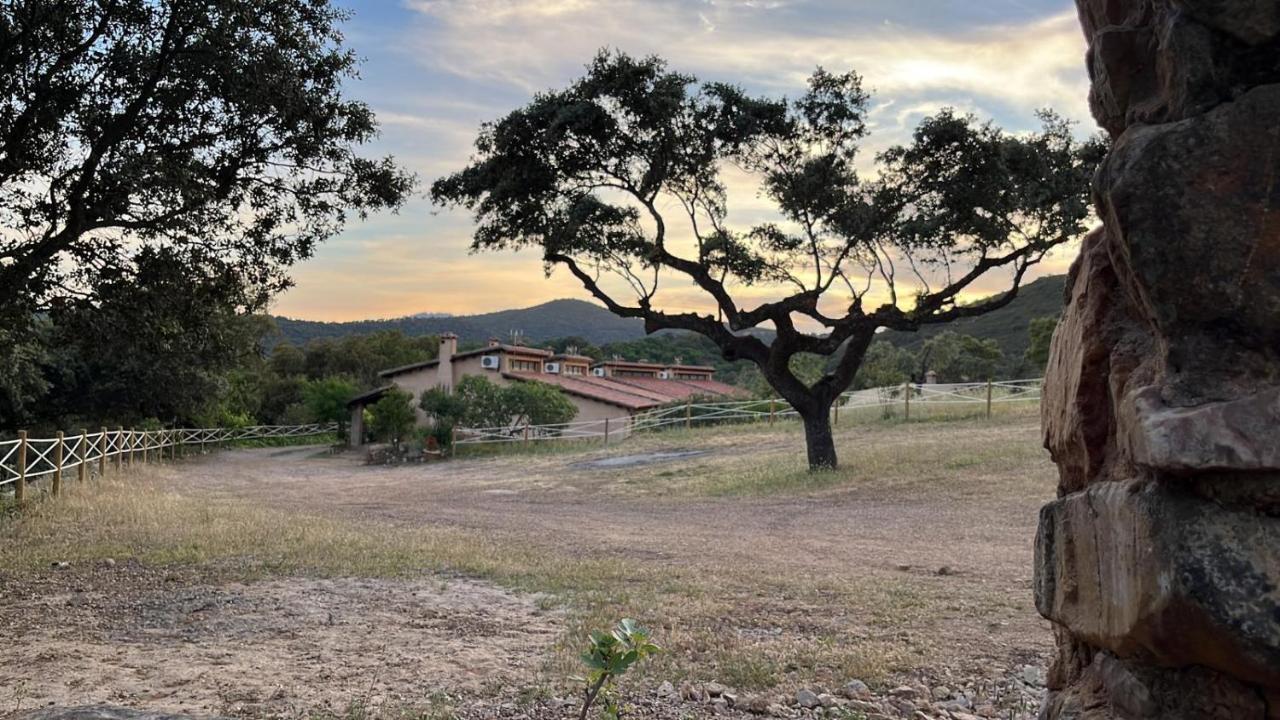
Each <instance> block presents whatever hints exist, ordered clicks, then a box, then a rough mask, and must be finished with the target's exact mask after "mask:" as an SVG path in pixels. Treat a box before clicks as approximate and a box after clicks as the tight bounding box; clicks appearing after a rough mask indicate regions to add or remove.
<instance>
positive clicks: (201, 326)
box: [3, 248, 263, 427]
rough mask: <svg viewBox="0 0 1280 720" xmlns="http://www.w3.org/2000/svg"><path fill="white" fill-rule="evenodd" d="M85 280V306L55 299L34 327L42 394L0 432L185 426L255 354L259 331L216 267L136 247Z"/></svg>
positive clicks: (235, 288) (229, 278) (234, 284)
mask: <svg viewBox="0 0 1280 720" xmlns="http://www.w3.org/2000/svg"><path fill="white" fill-rule="evenodd" d="M94 280H95V284H94V286H93V289H92V293H91V296H92V299H88V298H67V299H63V300H60V301H59V302H58V303H57V304H55V305H54V306H53V308H52V309H51V310H50V311H49V312H48V313H47V314H46V315H45V321H44V322H41V323H39V324H38V325H37V326H35V330H36V332H37V334H36V335H35V336H34V339H33V340H32V343H33V344H36V345H39V346H41V347H43V348H47V349H46V350H45V351H44V352H43V359H42V360H40V362H39V363H38V365H39V367H40V373H41V376H42V378H43V381H44V383H45V384H46V385H47V387H46V389H45V391H44V392H43V393H42V394H40V395H39V397H38V400H36V401H35V402H31V403H28V405H27V412H26V413H25V415H24V416H22V417H12V418H9V417H6V418H3V422H4V424H5V425H6V426H8V427H14V426H17V425H48V426H55V425H56V426H61V427H76V426H77V425H83V424H87V425H89V426H90V427H97V426H100V425H102V424H107V425H114V424H120V425H132V424H136V423H137V422H139V421H141V420H142V419H144V418H148V417H155V418H159V419H160V420H161V421H163V422H164V423H166V424H173V423H179V424H191V423H194V422H196V421H197V420H198V419H200V418H201V417H202V416H203V415H204V413H205V411H206V409H207V407H208V405H209V401H210V399H211V398H216V397H218V396H219V395H220V394H221V392H222V391H223V389H224V387H225V378H226V375H227V373H228V372H230V371H231V370H233V369H234V368H237V367H240V366H241V365H243V364H244V363H247V362H252V360H253V359H254V358H256V356H257V352H258V351H257V341H258V338H259V337H260V336H261V334H262V331H263V324H262V322H261V320H260V319H259V318H254V317H246V316H244V315H243V314H242V313H241V312H240V308H241V307H242V305H241V303H240V302H239V301H238V297H239V283H238V279H237V278H236V277H235V276H234V275H228V274H226V273H225V272H223V271H222V269H220V268H219V267H217V266H209V267H206V268H203V269H200V270H198V271H196V270H193V269H192V268H191V267H189V265H188V263H187V261H186V260H185V259H183V258H181V257H178V256H177V255H176V254H175V251H171V250H169V249H151V248H144V249H142V250H140V251H139V252H138V253H137V254H136V256H135V260H134V264H133V265H132V266H131V267H130V268H128V269H127V270H120V271H117V270H110V271H105V272H103V273H102V274H101V275H99V276H97V277H96V278H94Z"/></svg>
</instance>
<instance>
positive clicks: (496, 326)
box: [275, 275, 1067, 362]
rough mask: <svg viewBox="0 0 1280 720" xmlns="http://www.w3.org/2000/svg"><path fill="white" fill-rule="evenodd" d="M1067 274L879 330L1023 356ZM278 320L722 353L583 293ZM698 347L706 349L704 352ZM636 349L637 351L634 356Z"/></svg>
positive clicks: (899, 340) (313, 331)
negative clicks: (461, 309) (505, 306)
mask: <svg viewBox="0 0 1280 720" xmlns="http://www.w3.org/2000/svg"><path fill="white" fill-rule="evenodd" d="M1066 281H1067V276H1066V275H1048V276H1045V277H1042V278H1039V279H1037V280H1035V281H1033V282H1030V283H1027V284H1026V285H1025V286H1023V287H1022V289H1021V290H1020V291H1019V292H1018V296H1017V297H1016V298H1014V300H1013V302H1011V303H1009V304H1008V305H1006V306H1005V307H1003V308H1000V309H999V310H996V311H995V312H991V313H987V314H986V315H980V316H978V317H973V318H964V319H962V320H957V321H955V322H952V323H947V324H944V325H933V326H929V327H926V328H924V329H922V330H920V331H918V332H914V333H910V332H892V331H890V332H884V333H881V334H880V335H879V336H878V337H879V338H880V339H883V340H888V341H890V342H892V343H893V344H894V345H897V346H899V347H903V348H907V349H909V350H912V351H916V350H919V349H920V346H921V345H923V344H924V342H925V341H926V340H928V339H929V338H931V337H933V336H934V335H936V334H937V333H940V332H943V331H944V330H953V331H955V332H958V333H962V334H965V335H973V336H976V337H979V338H990V339H994V340H995V341H996V342H997V343H999V344H1000V348H1001V350H1003V351H1004V354H1005V357H1007V358H1010V359H1011V360H1019V359H1021V358H1022V354H1023V352H1025V351H1026V349H1027V344H1028V337H1027V326H1028V325H1029V324H1030V322H1031V320H1032V318H1038V317H1044V316H1046V315H1059V314H1061V313H1062V293H1063V289H1064V288H1065V286H1066ZM275 322H276V326H277V327H278V328H279V330H280V337H279V341H280V342H289V343H293V344H294V345H305V344H306V343H307V342H308V341H309V340H314V339H316V338H341V337H346V336H349V335H365V334H368V333H373V332H378V331H380V330H399V331H401V332H403V333H404V334H405V335H408V336H410V337H413V336H418V335H435V334H438V333H442V332H445V331H452V332H454V333H457V334H458V337H459V339H460V340H461V341H462V342H463V343H481V342H484V341H485V340H487V339H488V338H490V337H499V338H503V339H504V340H505V339H507V338H508V337H510V334H511V332H512V331H513V330H519V331H521V332H523V333H524V337H525V340H527V341H528V342H530V343H531V344H541V343H545V342H547V341H550V340H554V339H557V338H567V337H570V336H574V337H578V338H582V339H584V340H586V341H588V342H590V343H592V344H594V345H598V346H599V345H607V344H621V345H620V346H619V347H617V348H614V349H613V351H614V352H619V354H622V355H625V356H628V359H639V357H649V356H652V359H654V360H659V359H662V360H668V359H669V358H668V357H667V355H682V356H685V360H686V361H687V362H714V361H713V357H712V356H713V355H715V354H717V351H716V350H715V347H714V345H713V344H712V343H711V341H709V340H705V338H700V337H699V338H696V339H694V338H686V337H680V336H681V335H684V333H679V332H674V331H673V332H663V333H659V334H658V335H657V336H655V337H650V338H645V334H644V325H643V323H642V322H641V321H640V320H636V319H634V318H620V317H617V316H616V315H614V314H613V313H610V312H609V311H608V310H605V309H604V308H602V307H600V306H599V305H594V304H592V303H589V302H585V301H582V300H552V301H551V302H548V303H543V304H541V305H535V306H533V307H529V308H522V309H519V310H501V311H498V312H491V313H484V314H482V315H457V316H452V317H436V316H425V315H416V316H411V317H402V318H395V319H391V320H357V321H354V322H341V323H333V322H321V321H317V320H293V319H290V318H284V317H277V318H275ZM758 333H759V334H760V335H761V336H762V337H763V338H764V339H765V341H766V342H768V341H769V340H770V339H771V337H772V334H773V332H772V331H771V330H760V331H758ZM667 336H670V337H667ZM641 339H645V342H632V343H629V342H627V341H638V340H641ZM699 349H702V350H705V351H706V352H699ZM631 355H636V356H637V357H634V358H633V357H630V356H631Z"/></svg>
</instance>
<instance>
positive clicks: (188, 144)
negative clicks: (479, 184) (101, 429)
mask: <svg viewBox="0 0 1280 720" xmlns="http://www.w3.org/2000/svg"><path fill="white" fill-rule="evenodd" d="M346 16H347V11H345V10H341V9H339V8H337V7H334V6H333V5H331V3H330V2H328V0H283V1H281V2H272V3H261V2H252V1H251V0H201V1H200V2H196V1H195V0H160V1H155V0H4V2H3V12H0V48H3V51H2V52H0V228H3V232H0V298H3V303H2V304H0V332H3V333H4V334H5V335H6V336H8V337H10V338H11V339H13V341H14V342H19V343H26V344H30V343H36V344H38V343H39V342H41V337H42V336H40V335H38V334H35V333H38V331H39V330H40V325H41V318H46V317H47V318H49V319H50V321H51V322H52V323H53V325H54V328H55V332H58V333H71V332H75V333H81V332H84V331H85V330H93V327H92V325H93V323H96V322H99V321H103V320H111V321H112V322H113V323H114V325H113V332H116V333H123V334H124V335H123V336H122V337H121V338H120V342H122V343H125V342H130V340H129V339H128V338H129V337H130V336H131V335H134V334H136V337H134V339H133V340H132V342H134V343H135V344H137V345H139V346H140V347H143V348H145V347H146V346H147V344H148V343H150V342H151V341H152V339H156V340H158V339H159V334H162V333H170V337H171V339H173V341H175V342H177V343H179V347H178V348H177V349H176V350H174V351H172V352H170V351H165V352H163V353H159V354H153V355H146V354H139V356H138V357H137V358H132V359H131V358H127V357H123V356H118V357H114V358H107V357H105V356H104V357H93V356H87V357H85V358H81V359H80V360H79V361H77V362H84V363H89V364H95V363H96V364H101V363H105V362H108V361H109V360H110V361H113V362H114V361H115V360H120V361H121V362H127V363H131V364H133V365H137V366H139V370H141V367H140V366H141V365H142V363H144V362H152V363H163V364H165V365H166V366H171V367H170V369H171V370H174V371H177V370H179V368H178V367H177V366H178V365H180V364H191V363H195V364H196V365H199V364H200V361H201V358H204V357H208V356H207V355H205V354H204V353H213V354H214V357H213V358H212V364H211V365H210V366H209V367H208V368H206V369H207V370H209V371H210V372H215V371H217V370H218V369H219V367H220V360H219V359H218V357H219V354H220V353H222V352H223V351H222V350H220V349H219V347H218V345H219V343H218V338H217V337H216V336H217V335H219V334H221V333H224V332H226V331H227V330H226V328H225V327H224V326H225V322H224V318H225V317H227V313H228V312H231V313H232V314H233V315H239V316H243V315H246V314H249V313H252V312H254V311H257V310H259V309H261V308H262V307H263V305H264V303H265V302H266V301H267V300H268V299H269V298H270V297H271V296H272V295H273V294H274V293H276V292H278V291H279V290H281V289H283V288H284V287H287V286H288V284H289V277H288V272H287V271H288V268H289V267H290V266H291V265H292V264H293V263H295V262H297V261H299V260H301V259H303V258H306V257H308V256H310V255H311V253H312V252H313V251H314V249H315V247H316V245H317V244H318V243H320V242H321V241H323V240H325V239H326V238H328V237H330V236H332V235H334V234H335V233H336V232H338V231H339V230H340V229H341V228H342V227H343V226H344V224H345V223H346V222H347V221H348V219H350V218H351V217H363V216H364V215H366V214H367V213H369V212H372V211H376V210H381V209H388V208H390V209H394V208H396V207H398V206H399V205H400V203H401V202H402V201H403V199H404V198H405V197H406V195H407V194H408V193H409V192H410V190H411V188H412V186H413V183H414V179H413V178H412V176H411V175H409V174H407V173H405V172H404V171H403V170H401V169H400V168H399V167H397V166H396V165H395V163H394V162H393V161H392V160H391V159H390V158H370V157H365V156H363V155H361V154H360V153H359V146H360V145H362V144H364V143H366V142H367V141H369V140H371V139H372V138H373V137H374V136H375V134H376V132H377V124H376V122H375V118H374V115H373V113H372V112H371V111H370V109H369V108H368V107H367V106H366V105H365V104H364V103H361V102H358V101H355V100H352V99H350V98H349V97H347V96H346V95H345V94H344V89H345V87H346V86H347V84H348V83H349V81H351V80H353V79H354V78H355V76H356V67H357V61H356V56H355V54H354V53H353V52H352V51H351V50H350V49H349V48H347V47H345V46H344V44H343V37H342V34H341V30H340V26H341V24H342V22H343V21H344V20H345V19H346ZM158 268H162V269H163V270H162V271H163V272H164V273H166V274H168V275H171V276H175V277H187V278H189V279H190V282H191V283H192V284H193V285H194V286H195V287H196V288H197V292H196V293H195V295H197V296H198V297H199V298H200V300H201V301H202V302H203V304H204V305H205V308H206V312H204V313H199V312H194V311H193V308H192V303H191V302H186V303H182V305H181V307H179V308H178V312H176V313H169V312H168V310H169V308H168V307H166V306H164V305H158V304H155V303H154V298H152V297H151V296H150V294H149V293H150V292H151V291H150V290H148V287H153V286H154V282H153V281H152V278H153V276H154V275H155V274H156V273H157V272H158V271H159V270H158ZM108 316H109V317H108ZM206 319H207V321H206ZM148 325H151V326H153V327H154V326H159V329H153V328H149V327H146V326H148ZM179 327H181V328H182V329H183V330H185V333H184V334H185V335H190V336H192V337H190V338H186V337H179V336H178V334H177V333H176V330H177V329H178V328H179ZM197 346H199V347H197ZM201 348H203V349H201ZM55 349H58V348H49V350H55ZM157 349H159V347H158V346H157ZM238 349H243V346H239V348H238ZM126 377H131V376H130V375H129V374H128V373H121V375H120V381H121V383H123V382H125V380H126ZM46 380H47V381H49V382H55V383H56V382H59V380H58V378H47V379H46ZM132 380H137V381H143V380H144V379H143V378H142V377H141V376H137V377H132ZM8 384H9V385H16V384H17V383H8ZM22 384H23V385H24V387H27V388H28V390H30V389H31V388H32V387H33V386H32V385H31V384H30V383H29V382H26V381H22ZM178 384H179V383H178V382H177V381H176V380H175V381H174V382H169V383H165V384H164V387H165V390H166V391H173V390H175V389H177V385H178ZM201 387H202V386H201V385H199V384H197V385H195V386H192V392H195V391H197V390H200V389H201ZM119 390H120V391H121V392H124V391H126V390H125V389H123V388H120V389H119ZM95 392H99V393H105V392H108V390H107V389H106V388H102V387H96V388H95ZM111 392H115V390H111ZM127 392H130V393H146V392H151V389H148V388H146V387H140V386H138V385H137V384H133V385H131V386H130V388H128V389H127ZM141 402H142V400H141V399H139V403H141ZM156 407H157V409H156V410H155V411H154V412H156V413H169V412H171V409H169V408H167V407H165V406H164V405H163V404H161V405H159V406H156ZM89 409H90V408H89V407H87V406H86V407H85V408H84V410H85V411H86V412H87V411H88V410H89ZM172 412H177V409H173V410H172Z"/></svg>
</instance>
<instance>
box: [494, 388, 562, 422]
mask: <svg viewBox="0 0 1280 720" xmlns="http://www.w3.org/2000/svg"><path fill="white" fill-rule="evenodd" d="M505 394H506V396H507V403H508V404H509V405H510V408H511V410H512V411H513V412H512V417H513V418H514V419H515V423H516V424H517V425H562V424H564V423H567V422H570V421H572V420H573V418H574V416H576V415H577V414H578V406H577V405H574V404H573V402H572V401H571V400H569V398H567V397H565V395H564V393H563V392H561V391H560V388H558V387H555V386H554V385H548V384H546V383H540V382H516V383H513V384H511V385H509V386H507V388H506V390H505Z"/></svg>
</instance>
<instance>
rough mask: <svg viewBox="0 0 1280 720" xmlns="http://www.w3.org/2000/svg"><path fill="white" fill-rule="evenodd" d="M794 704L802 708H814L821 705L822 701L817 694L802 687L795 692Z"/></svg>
mask: <svg viewBox="0 0 1280 720" xmlns="http://www.w3.org/2000/svg"><path fill="white" fill-rule="evenodd" d="M796 704H797V705H799V706H800V707H802V708H810V709H812V708H816V707H819V706H820V705H822V701H821V700H819V699H818V694H817V693H815V692H814V691H812V690H809V689H802V690H800V691H799V692H797V693H796Z"/></svg>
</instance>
